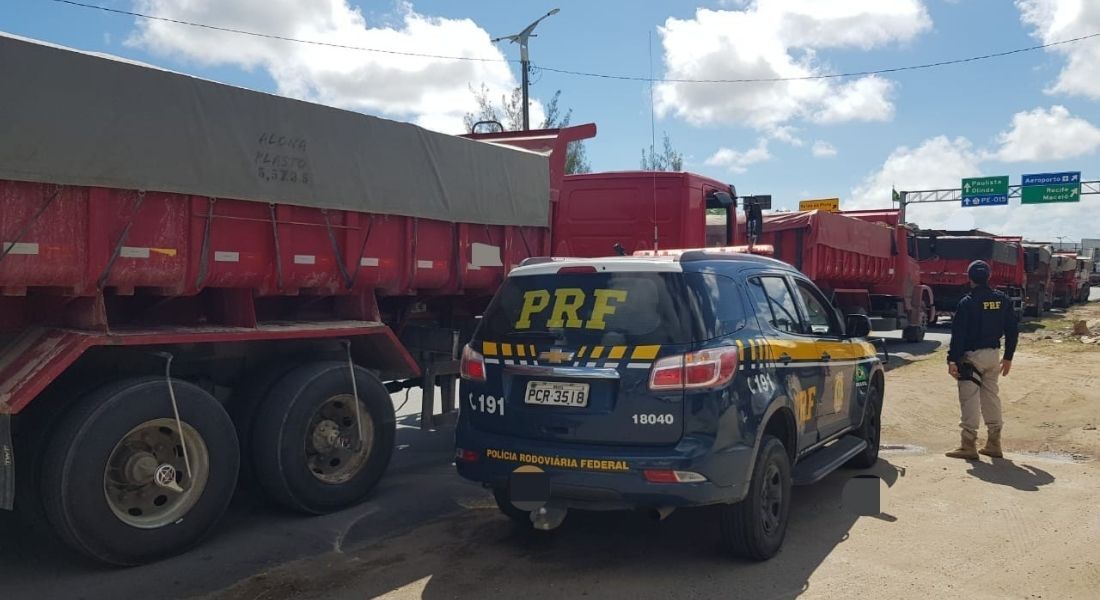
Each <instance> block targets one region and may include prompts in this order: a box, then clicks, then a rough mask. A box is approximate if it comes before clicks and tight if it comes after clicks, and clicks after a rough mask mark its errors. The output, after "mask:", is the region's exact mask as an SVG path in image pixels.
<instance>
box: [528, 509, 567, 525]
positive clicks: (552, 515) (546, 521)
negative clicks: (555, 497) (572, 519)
mask: <svg viewBox="0 0 1100 600" xmlns="http://www.w3.org/2000/svg"><path fill="white" fill-rule="evenodd" d="M568 511H569V510H568V509H567V508H565V507H564V506H560V505H557V504H550V503H547V504H544V505H543V506H540V507H539V508H537V509H535V510H533V511H531V523H533V524H534V526H535V529H538V530H540V531H551V530H553V529H557V528H558V526H560V525H561V523H562V521H564V520H565V514H566V513H567V512H568Z"/></svg>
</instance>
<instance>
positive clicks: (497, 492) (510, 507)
mask: <svg viewBox="0 0 1100 600" xmlns="http://www.w3.org/2000/svg"><path fill="white" fill-rule="evenodd" d="M493 500H496V503H497V508H498V509H499V510H500V512H501V513H502V514H504V516H506V517H508V518H509V519H512V520H513V521H515V523H516V524H517V525H526V526H527V527H531V513H530V512H529V511H526V510H520V509H518V508H516V505H514V504H512V501H511V500H510V499H509V498H508V490H507V489H505V488H493Z"/></svg>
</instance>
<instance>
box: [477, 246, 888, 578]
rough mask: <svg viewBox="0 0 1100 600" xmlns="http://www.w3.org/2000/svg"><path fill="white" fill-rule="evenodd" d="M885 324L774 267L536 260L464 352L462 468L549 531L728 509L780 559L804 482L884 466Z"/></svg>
mask: <svg viewBox="0 0 1100 600" xmlns="http://www.w3.org/2000/svg"><path fill="white" fill-rule="evenodd" d="M845 321H846V322H845ZM869 330H870V322H869V321H868V320H867V318H866V317H865V316H861V315H851V316H849V317H848V318H847V319H845V320H841V318H840V317H839V315H838V313H837V311H836V310H835V309H834V308H833V307H832V305H831V304H830V303H829V301H828V300H827V299H826V297H825V296H824V295H823V294H822V293H821V292H820V291H819V290H818V289H817V287H816V286H814V284H813V283H812V282H810V281H809V280H808V279H806V277H805V276H803V275H802V274H801V273H799V272H798V271H796V270H795V269H793V268H792V267H790V266H789V265H787V264H785V263H781V262H779V261H776V260H772V259H770V258H765V257H760V256H755V255H749V254H736V253H722V252H708V251H684V252H681V253H673V255H670V256H647V257H637V256H635V257H613V258H598V259H531V260H528V261H527V262H525V263H524V264H523V265H521V266H520V267H518V268H516V269H515V270H513V271H512V272H511V274H510V275H509V277H508V279H507V280H506V281H505V283H504V285H503V286H502V287H501V288H500V290H499V291H498V292H497V294H496V296H495V298H494V299H493V301H492V303H491V304H490V306H489V308H488V309H487V311H486V313H485V315H484V316H483V318H482V320H481V323H480V325H479V326H478V328H477V330H476V332H475V333H474V336H473V339H472V341H471V342H470V343H469V344H468V345H467V346H466V348H465V349H464V353H463V357H462V379H463V381H462V385H461V390H460V406H461V408H460V414H459V420H458V426H457V432H456V452H455V459H456V460H455V464H456V466H457V469H458V472H459V474H460V475H461V476H462V477H465V478H466V479H470V480H473V481H476V482H479V483H482V484H483V485H485V486H486V487H488V488H491V489H492V490H493V492H494V495H495V497H496V500H497V504H498V506H499V507H500V509H501V511H502V512H504V513H505V514H507V515H508V516H510V517H512V518H514V519H516V520H518V521H521V522H524V523H533V524H534V526H535V527H537V528H540V529H552V528H554V527H556V526H557V525H558V524H560V523H561V521H562V519H564V517H565V514H566V511H567V510H568V509H569V508H577V509H589V510H610V509H628V508H644V509H649V510H652V511H654V514H656V515H658V516H661V517H663V516H665V515H667V514H668V513H669V512H671V511H672V510H673V509H674V508H677V507H688V506H704V505H720V509H719V512H720V514H721V517H720V521H721V523H720V524H721V531H722V538H723V541H724V544H725V545H726V547H727V548H728V550H729V551H730V552H731V553H733V554H735V555H738V556H743V557H747V558H751V559H757V560H763V559H767V558H770V557H771V556H773V555H774V554H775V553H776V552H777V551H778V550H779V547H780V545H781V544H782V542H783V537H784V534H785V532H786V526H787V517H788V512H789V507H790V499H791V485H792V484H794V485H799V484H808V483H813V482H815V481H818V480H820V479H822V478H823V477H825V476H826V475H827V474H829V473H830V472H832V471H833V470H835V469H837V468H838V467H840V466H842V465H845V464H848V465H850V466H855V467H869V466H871V465H872V464H873V463H874V462H875V461H876V460H877V458H878V449H879V415H880V411H881V409H882V397H883V384H884V377H883V369H882V365H881V363H880V361H879V360H878V358H877V354H876V351H875V348H874V346H873V345H872V344H870V343H868V342H866V341H865V340H863V339H862V336H865V335H867V334H868V332H869Z"/></svg>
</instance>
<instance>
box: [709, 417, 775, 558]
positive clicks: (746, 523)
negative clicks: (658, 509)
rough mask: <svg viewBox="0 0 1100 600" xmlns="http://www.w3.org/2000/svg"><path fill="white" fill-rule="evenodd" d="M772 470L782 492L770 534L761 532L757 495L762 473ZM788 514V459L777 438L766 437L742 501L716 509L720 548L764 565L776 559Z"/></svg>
mask: <svg viewBox="0 0 1100 600" xmlns="http://www.w3.org/2000/svg"><path fill="white" fill-rule="evenodd" d="M772 466H774V467H775V468H776V469H777V470H778V477H779V487H780V489H781V490H782V497H781V501H780V509H779V515H778V526H777V527H776V528H775V530H773V531H772V532H771V533H770V534H769V533H766V532H765V531H764V526H763V522H762V521H763V519H762V518H761V513H762V506H761V491H762V488H763V486H764V485H765V481H764V478H765V473H766V472H768V471H769V470H770V469H769V467H772ZM790 510H791V459H790V456H789V455H788V454H787V450H786V449H785V448H784V447H783V443H782V442H780V441H779V439H778V438H776V437H774V436H771V435H766V436H764V439H763V440H761V441H760V450H759V451H758V452H757V454H756V460H755V461H754V464H753V469H752V479H751V480H750V482H749V490H748V493H747V494H746V495H745V498H744V499H743V500H742V501H740V502H738V503H736V504H725V505H722V506H720V507H719V511H720V513H719V514H720V516H719V525H720V531H721V537H722V546H723V547H724V549H725V551H726V552H727V553H728V554H730V555H732V556H735V557H737V558H745V559H749V560H754V561H764V560H768V559H769V558H771V557H773V556H775V555H776V553H778V552H779V548H780V547H781V546H782V545H783V538H784V537H785V536H786V534H787V522H788V521H789V516H790Z"/></svg>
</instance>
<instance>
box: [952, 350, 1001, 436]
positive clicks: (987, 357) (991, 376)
mask: <svg viewBox="0 0 1100 600" xmlns="http://www.w3.org/2000/svg"><path fill="white" fill-rule="evenodd" d="M961 362H968V363H970V364H972V365H974V370H975V371H976V373H975V374H976V375H977V378H979V379H981V381H982V385H981V386H978V384H976V383H974V382H973V381H966V380H963V379H960V380H959V406H960V408H961V409H962V422H960V423H959V426H960V427H962V428H963V429H965V430H968V431H970V432H972V433H977V431H978V427H979V426H980V425H981V421H982V419H984V420H985V426H986V427H987V428H989V429H996V428H1000V427H1001V424H1002V421H1001V398H1000V396H998V395H997V393H998V391H999V390H998V388H997V378H998V377H1000V375H1001V353H1000V351H999V350H997V349H996V348H983V349H981V350H972V351H970V352H967V353H966V354H965V355H963V359H962V361H961Z"/></svg>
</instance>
